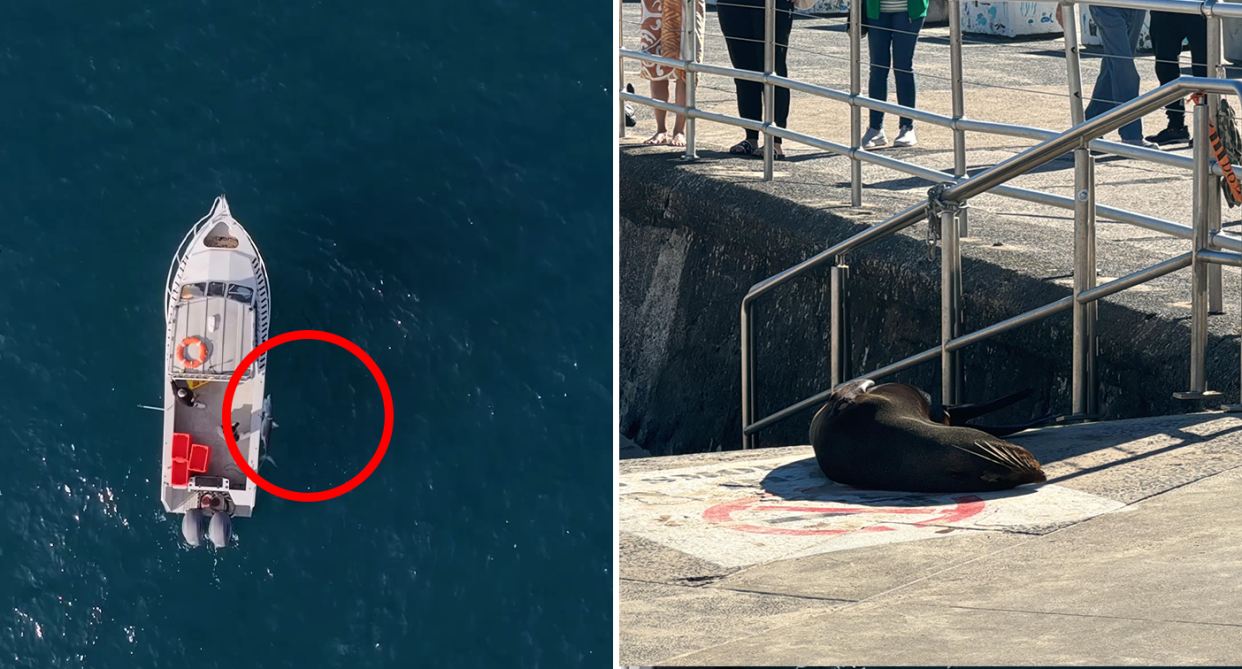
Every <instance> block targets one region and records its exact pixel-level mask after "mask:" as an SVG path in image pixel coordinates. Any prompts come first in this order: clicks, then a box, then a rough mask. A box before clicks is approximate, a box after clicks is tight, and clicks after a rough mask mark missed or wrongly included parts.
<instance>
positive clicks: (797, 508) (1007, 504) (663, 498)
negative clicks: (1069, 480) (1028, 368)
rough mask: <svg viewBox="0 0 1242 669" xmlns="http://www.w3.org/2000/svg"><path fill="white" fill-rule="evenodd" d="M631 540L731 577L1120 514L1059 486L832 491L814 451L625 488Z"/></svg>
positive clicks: (649, 477)
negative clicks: (735, 571) (781, 563)
mask: <svg viewBox="0 0 1242 669" xmlns="http://www.w3.org/2000/svg"><path fill="white" fill-rule="evenodd" d="M619 505H620V515H621V526H622V527H623V528H625V531H626V532H629V533H631V534H635V535H637V536H641V537H644V538H646V539H649V540H652V541H655V542H658V543H660V544H662V545H665V546H668V547H671V548H675V549H677V550H680V551H682V552H684V553H687V554H689V555H692V556H695V557H698V558H700V559H703V560H706V561H708V562H712V563H715V564H718V565H721V566H724V567H743V566H750V565H755V564H759V563H762V562H768V561H771V560H777V559H791V558H797V557H802V556H807V555H814V554H817V553H829V552H834V551H844V550H850V549H854V548H861V547H864V546H875V545H882V544H891V543H900V542H905V541H918V540H925V539H938V538H944V537H947V536H950V535H952V534H953V533H954V532H955V531H961V530H975V531H1006V532H1021V533H1028V534H1038V533H1044V532H1048V531H1051V530H1053V529H1056V528H1057V527H1062V526H1064V525H1066V524H1072V523H1076V522H1080V521H1082V520H1085V519H1086V518H1090V517H1092V516H1095V515H1098V514H1101V513H1107V512H1109V511H1112V510H1115V509H1117V508H1119V507H1121V506H1123V504H1122V503H1120V502H1115V501H1113V500H1110V499H1107V498H1104V497H1100V496H1098V495H1093V494H1091V493H1087V492H1081V491H1077V490H1073V489H1070V488H1064V487H1060V486H1056V485H1044V486H1040V487H1037V488H1032V487H1029V486H1024V487H1023V488H1021V489H1018V490H1013V491H1005V492H1000V493H980V494H963V495H920V494H910V493H889V492H878V491H867V490H858V489H855V488H851V487H848V486H843V485H839V484H836V483H833V482H831V481H828V480H827V479H825V478H824V476H823V474H822V473H820V471H819V466H818V465H817V464H816V463H815V459H814V456H813V454H812V453H811V452H810V448H809V447H807V448H806V449H805V450H803V451H802V452H800V453H797V454H793V455H787V456H784V457H781V458H773V459H769V460H755V461H752V462H747V463H733V464H726V465H701V466H696V467H684V468H678V469H670V470H667V471H663V472H660V473H659V474H654V475H653V474H651V473H646V474H637V475H629V476H623V477H622V478H621V497H620V500H619Z"/></svg>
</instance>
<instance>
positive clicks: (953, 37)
mask: <svg viewBox="0 0 1242 669" xmlns="http://www.w3.org/2000/svg"><path fill="white" fill-rule="evenodd" d="M948 9H949V69H950V71H951V76H952V86H953V120H954V121H958V120H961V119H962V117H963V116H965V115H966V101H965V97H964V95H963V92H962V7H961V0H949V2H948ZM953 176H956V177H964V176H966V131H965V130H958V129H957V128H954V129H953ZM966 211H967V210H965V209H963V210H962V211H961V213H960V214H959V216H958V223H959V224H960V227H959V230H958V234H959V235H960V236H962V237H967V236H969V225H968V223H967V219H966Z"/></svg>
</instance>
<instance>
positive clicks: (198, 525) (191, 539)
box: [181, 509, 203, 548]
mask: <svg viewBox="0 0 1242 669" xmlns="http://www.w3.org/2000/svg"><path fill="white" fill-rule="evenodd" d="M181 536H183V537H185V542H186V543H187V544H190V545H191V546H193V547H195V548H198V546H199V544H201V543H202V542H203V512H202V511H201V510H199V509H190V510H189V511H186V512H185V516H184V517H183V518H182V519H181Z"/></svg>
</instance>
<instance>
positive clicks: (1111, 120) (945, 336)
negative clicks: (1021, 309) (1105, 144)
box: [741, 77, 1242, 447]
mask: <svg viewBox="0 0 1242 669" xmlns="http://www.w3.org/2000/svg"><path fill="white" fill-rule="evenodd" d="M1188 92H1210V93H1214V94H1217V95H1219V94H1222V93H1226V94H1233V95H1235V96H1238V97H1239V98H1242V83H1239V82H1234V81H1226V80H1220V79H1209V78H1195V77H1185V78H1181V79H1177V80H1174V81H1172V82H1169V83H1168V84H1165V85H1163V86H1161V87H1159V88H1157V89H1155V90H1153V91H1151V92H1149V93H1147V94H1144V95H1142V96H1139V97H1138V98H1136V99H1134V100H1132V101H1130V102H1128V103H1126V104H1125V105H1122V106H1119V107H1117V108H1114V109H1113V110H1111V111H1109V112H1107V113H1105V114H1103V115H1101V116H1098V117H1096V118H1094V119H1091V120H1090V121H1085V122H1083V123H1081V124H1079V125H1077V126H1075V127H1074V128H1071V129H1070V130H1068V131H1066V132H1064V133H1062V134H1060V135H1058V136H1056V137H1054V138H1052V139H1049V140H1045V141H1044V142H1042V143H1040V144H1037V145H1036V146H1034V147H1031V148H1030V149H1027V150H1026V151H1023V152H1022V153H1020V154H1018V155H1016V156H1014V157H1012V158H1009V159H1008V160H1005V161H1003V162H1001V163H999V164H997V165H995V166H993V167H991V168H989V169H988V170H986V171H984V172H981V173H979V174H977V175H976V176H974V177H971V178H969V179H965V180H962V181H959V182H957V183H956V184H953V185H950V184H949V183H943V184H940V185H938V186H937V187H935V188H933V189H932V190H931V191H930V193H929V197H928V201H927V202H925V203H922V204H919V205H916V206H914V207H910V208H909V209H906V210H905V211H903V212H901V213H899V214H897V215H896V216H893V217H892V218H889V219H888V220H886V221H884V222H883V223H880V224H878V225H875V226H873V227H871V228H868V229H866V230H864V231H862V232H860V233H858V234H856V235H854V236H853V237H850V238H849V239H846V240H844V241H842V242H840V243H838V244H836V245H834V246H833V247H831V248H829V249H828V250H826V251H823V252H822V253H820V254H818V255H816V256H814V257H812V258H810V259H808V260H806V261H803V262H802V263H801V264H799V265H796V266H794V267H791V268H790V269H787V270H785V271H784V272H781V273H780V274H777V275H775V276H773V277H770V278H768V279H765V280H764V281H761V282H759V283H757V284H755V285H754V286H753V287H752V288H751V289H750V291H749V292H748V293H747V295H746V296H745V297H744V298H743V299H742V310H741V340H742V423H743V427H742V437H743V446H744V447H752V446H753V445H754V436H755V434H756V433H758V432H759V431H760V430H763V429H764V428H767V427H769V426H771V425H773V424H775V423H777V422H779V421H781V420H784V419H785V418H788V417H790V416H792V415H794V414H796V413H799V412H801V411H803V410H805V409H809V408H811V407H813V406H815V405H817V404H819V403H821V402H823V401H824V400H825V399H827V397H828V395H829V394H830V393H831V392H832V389H831V388H830V389H829V390H826V391H824V392H821V393H819V394H817V395H814V396H812V397H809V398H806V399H804V400H802V401H800V402H797V403H795V404H793V405H790V406H788V407H786V408H784V409H781V410H780V411H777V412H775V413H773V414H770V415H768V416H766V417H764V418H762V419H759V420H754V417H755V415H756V403H755V400H756V392H755V391H756V369H755V356H754V319H753V305H754V301H755V300H756V299H757V298H758V297H760V296H762V295H764V294H765V293H768V292H770V291H771V290H773V289H775V288H776V287H777V286H780V285H782V284H784V283H787V282H788V281H790V280H792V279H794V278H796V277H798V276H800V275H802V274H804V273H806V272H808V271H810V270H811V269H814V268H815V267H817V266H820V265H823V264H826V263H828V262H833V263H834V265H835V266H836V267H838V268H839V267H845V266H846V265H845V264H844V263H843V257H844V256H845V254H847V253H849V252H850V251H853V250H856V249H858V248H860V247H862V246H864V245H866V244H869V243H871V242H874V241H876V240H878V239H881V238H883V237H886V236H888V235H891V234H893V233H895V232H898V231H900V230H902V229H905V228H907V227H909V226H911V225H913V224H915V223H917V222H919V221H920V220H924V219H925V218H926V217H928V216H937V217H938V218H939V221H940V231H941V235H942V248H941V342H940V346H938V347H936V348H932V349H929V350H927V351H924V352H922V353H919V354H917V355H914V356H910V357H909V358H906V359H905V360H901V361H899V362H897V363H894V364H891V365H888V366H886V367H884V368H882V369H879V370H876V371H874V372H872V373H870V374H866V375H863V376H860V377H858V378H860V379H861V378H870V379H878V378H881V377H884V376H888V375H891V374H895V373H897V372H899V371H902V370H905V369H908V368H910V367H913V366H915V365H919V364H922V363H924V362H930V361H932V360H935V359H936V358H937V357H939V358H940V361H941V395H942V401H943V402H945V403H955V402H960V401H961V400H960V397H961V364H960V359H959V356H958V352H959V351H960V350H961V349H962V348H964V347H966V346H969V345H970V344H974V343H976V342H979V341H983V340H984V339H987V338H989V337H992V336H995V335H998V334H1000V333H1002V332H1006V331H1008V330H1011V329H1013V328H1016V327H1019V326H1022V325H1026V324H1028V323H1031V322H1034V321H1036V320H1040V319H1042V318H1046V317H1048V316H1051V315H1053V314H1057V313H1061V312H1063V311H1066V310H1073V312H1074V339H1073V341H1074V344H1073V347H1074V357H1073V380H1072V395H1073V413H1074V415H1075V416H1077V417H1084V416H1088V415H1091V414H1094V413H1095V412H1096V403H1097V381H1096V374H1095V354H1096V338H1095V319H1096V312H1095V302H1096V301H1098V300H1100V299H1102V298H1104V297H1107V296H1109V295H1112V294H1114V293H1117V292H1120V291H1122V290H1125V289H1127V288H1131V287H1133V286H1136V285H1138V284H1140V283H1145V282H1147V281H1150V280H1152V279H1155V278H1158V277H1161V276H1164V275H1165V274H1169V273H1171V272H1175V271H1177V270H1180V269H1183V268H1185V267H1191V271H1192V273H1193V276H1192V283H1193V288H1192V292H1191V305H1192V306H1191V369H1190V390H1188V391H1185V392H1179V393H1175V394H1174V395H1175V396H1176V397H1178V398H1179V399H1209V398H1214V397H1218V396H1219V395H1220V393H1217V392H1214V391H1210V390H1208V389H1207V385H1206V349H1207V317H1208V285H1207V280H1208V270H1209V268H1210V267H1213V266H1219V265H1221V264H1228V265H1235V266H1242V254H1239V253H1230V252H1228V251H1225V250H1222V249H1224V247H1225V245H1226V244H1227V245H1228V246H1229V247H1231V248H1233V249H1235V250H1237V249H1242V240H1239V239H1238V238H1236V237H1233V236H1230V235H1225V234H1223V233H1218V234H1216V235H1211V234H1209V233H1210V230H1209V216H1208V203H1209V197H1208V196H1209V193H1210V191H1211V190H1212V189H1214V188H1216V187H1217V184H1216V183H1215V179H1216V177H1215V176H1213V175H1212V174H1211V172H1209V170H1208V166H1209V161H1210V160H1211V158H1210V155H1209V153H1208V152H1209V150H1210V149H1209V146H1208V142H1205V141H1200V142H1198V143H1196V145H1195V147H1194V150H1193V151H1194V156H1193V161H1194V165H1195V169H1194V172H1193V178H1194V183H1195V189H1194V191H1195V198H1194V214H1193V219H1194V225H1193V226H1192V228H1191V239H1192V242H1193V248H1192V250H1191V252H1190V253H1187V254H1183V255H1180V256H1178V257H1175V258H1172V259H1170V260H1166V261H1164V262H1161V263H1158V264H1156V265H1153V266H1151V267H1148V268H1146V269H1143V270H1140V271H1139V272H1135V273H1132V274H1130V275H1127V276H1124V277H1121V278H1119V279H1115V280H1113V281H1110V282H1108V283H1106V284H1104V285H1102V286H1096V285H1095V272H1094V269H1093V268H1094V267H1095V213H1096V212H1095V209H1096V206H1095V198H1094V192H1093V191H1094V161H1093V159H1092V157H1091V155H1090V151H1089V150H1088V149H1087V148H1086V147H1087V145H1088V144H1089V142H1090V139H1091V138H1093V137H1099V136H1101V135H1103V134H1105V133H1108V132H1112V131H1113V130H1116V129H1118V128H1120V127H1121V126H1123V125H1125V124H1127V123H1129V122H1131V121H1133V120H1134V119H1136V118H1140V117H1142V116H1143V115H1145V114H1147V113H1150V112H1152V111H1155V110H1157V109H1160V108H1161V107H1163V106H1165V105H1166V104H1168V103H1169V102H1171V101H1173V100H1176V99H1178V98H1180V97H1182V96H1183V94H1185V93H1188ZM1207 107H1208V105H1207V104H1206V102H1204V101H1202V100H1200V101H1199V102H1197V103H1196V104H1195V106H1194V119H1195V132H1196V133H1197V134H1196V135H1195V136H1196V137H1207V136H1208V127H1207V123H1208V114H1207ZM1068 149H1073V151H1074V162H1075V197H1074V203H1075V215H1074V295H1073V296H1070V297H1065V298H1062V299H1060V300H1057V301H1055V302H1052V303H1050V304H1047V305H1044V306H1042V307H1039V308H1037V309H1034V310H1031V311H1028V312H1026V313H1024V314H1020V315H1018V316H1014V317H1013V318H1009V319H1007V320H1004V321H1001V322H1000V323H997V324H995V325H992V326H990V327H987V328H984V329H982V330H979V331H977V332H974V333H971V334H968V335H962V334H961V333H960V332H959V331H958V328H959V326H960V324H961V285H962V280H961V271H962V265H961V250H960V248H959V247H958V238H959V228H958V216H959V215H960V212H961V211H963V208H964V207H963V205H964V204H965V202H966V201H967V200H968V199H969V198H971V197H973V196H975V195H979V194H981V193H985V192H988V191H990V190H992V189H994V188H996V187H997V186H999V185H1001V184H1002V183H1003V182H1005V181H1007V180H1009V179H1012V178H1014V177H1016V176H1019V175H1021V174H1023V173H1025V172H1027V171H1029V170H1031V169H1034V168H1036V167H1038V166H1040V165H1042V164H1044V163H1046V162H1048V161H1049V160H1052V159H1054V158H1056V157H1058V156H1060V155H1061V154H1063V153H1064V152H1065V151H1066V150H1068ZM1213 242H1216V243H1217V244H1218V245H1217V247H1216V248H1213ZM843 280H844V279H843V273H842V272H839V271H834V272H833V273H832V274H831V277H830V281H831V282H832V285H831V289H830V299H831V300H832V304H831V308H832V310H833V311H832V313H833V318H832V330H833V333H832V337H831V342H832V347H833V350H832V362H833V364H832V378H831V385H832V387H833V388H835V387H836V386H838V385H840V383H841V375H840V372H839V370H842V369H844V368H845V367H846V365H845V364H844V355H845V351H844V350H842V349H840V348H839V343H838V342H840V341H841V337H840V335H839V329H840V327H841V322H840V321H841V319H840V317H839V314H840V313H841V312H840V307H841V305H840V303H839V299H840V298H839V295H841V294H842V292H843V291H842V289H841V286H840V283H841V282H842V281H843ZM1227 408H1228V409H1230V410H1242V404H1238V405H1228V407H1227Z"/></svg>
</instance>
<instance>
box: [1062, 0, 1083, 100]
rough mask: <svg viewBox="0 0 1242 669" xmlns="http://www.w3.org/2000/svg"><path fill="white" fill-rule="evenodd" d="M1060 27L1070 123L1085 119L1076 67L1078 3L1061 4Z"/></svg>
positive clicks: (1079, 76)
mask: <svg viewBox="0 0 1242 669" xmlns="http://www.w3.org/2000/svg"><path fill="white" fill-rule="evenodd" d="M1061 27H1062V28H1063V31H1064V33H1065V79H1066V82H1067V83H1068V85H1069V96H1070V123H1071V125H1078V124H1079V123H1082V122H1083V121H1085V120H1086V114H1085V112H1084V108H1083V104H1082V71H1081V70H1080V69H1079V67H1078V5H1075V4H1073V3H1062V4H1061Z"/></svg>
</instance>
